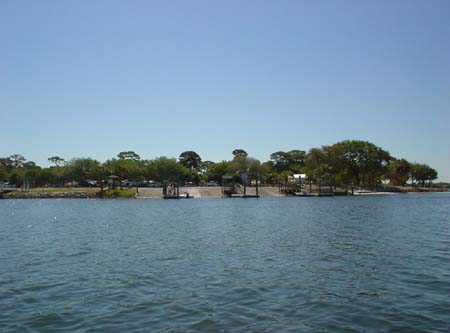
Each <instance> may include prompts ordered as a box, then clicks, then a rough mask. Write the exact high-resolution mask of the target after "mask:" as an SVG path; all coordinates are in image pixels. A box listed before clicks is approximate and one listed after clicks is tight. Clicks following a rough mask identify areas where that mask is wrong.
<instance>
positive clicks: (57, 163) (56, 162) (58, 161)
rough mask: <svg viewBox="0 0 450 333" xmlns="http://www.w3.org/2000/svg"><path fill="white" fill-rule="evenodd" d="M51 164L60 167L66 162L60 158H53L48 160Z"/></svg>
mask: <svg viewBox="0 0 450 333" xmlns="http://www.w3.org/2000/svg"><path fill="white" fill-rule="evenodd" d="M48 161H49V162H50V163H53V164H54V165H55V167H59V166H61V165H63V164H64V162H65V160H64V159H63V158H61V157H59V156H52V157H49V158H48Z"/></svg>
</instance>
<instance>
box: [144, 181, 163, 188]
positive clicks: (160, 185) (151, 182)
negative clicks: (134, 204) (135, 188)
mask: <svg viewBox="0 0 450 333" xmlns="http://www.w3.org/2000/svg"><path fill="white" fill-rule="evenodd" d="M146 187H162V184H161V183H159V182H156V181H153V180H149V181H148V183H147V185H146Z"/></svg>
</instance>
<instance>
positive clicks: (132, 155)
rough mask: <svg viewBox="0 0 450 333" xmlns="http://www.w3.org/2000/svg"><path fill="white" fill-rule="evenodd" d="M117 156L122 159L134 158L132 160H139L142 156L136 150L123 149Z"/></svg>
mask: <svg viewBox="0 0 450 333" xmlns="http://www.w3.org/2000/svg"><path fill="white" fill-rule="evenodd" d="M117 157H118V158H119V159H120V160H132V161H139V160H140V159H141V157H140V156H139V155H138V154H136V153H135V152H134V151H132V150H130V151H122V152H120V153H119V154H117Z"/></svg>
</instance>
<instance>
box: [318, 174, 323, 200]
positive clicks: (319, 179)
mask: <svg viewBox="0 0 450 333" xmlns="http://www.w3.org/2000/svg"><path fill="white" fill-rule="evenodd" d="M321 180H322V179H321V178H320V177H317V187H318V189H317V191H318V192H317V195H318V196H320V181H321Z"/></svg>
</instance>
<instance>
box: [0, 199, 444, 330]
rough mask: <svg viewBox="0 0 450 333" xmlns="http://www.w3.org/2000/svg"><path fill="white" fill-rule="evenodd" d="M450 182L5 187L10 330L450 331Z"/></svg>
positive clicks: (1, 234) (0, 242)
mask: <svg viewBox="0 0 450 333" xmlns="http://www.w3.org/2000/svg"><path fill="white" fill-rule="evenodd" d="M449 258H450V195H448V194H425V195H394V196H382V197H381V196H380V197H342V198H340V197H335V198H262V199H259V200H257V199H247V200H243V199H194V200H179V201H176V200H167V201H164V200H83V199H82V200H70V199H65V200H15V201H12V200H3V201H1V200H0V331H1V332H55V331H59V332H68V331H71V332H131V331H135V332H147V331H152V332H159V331H161V332H448V329H449V318H450V295H449V285H450V283H449V282H450V260H449Z"/></svg>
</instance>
